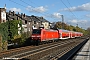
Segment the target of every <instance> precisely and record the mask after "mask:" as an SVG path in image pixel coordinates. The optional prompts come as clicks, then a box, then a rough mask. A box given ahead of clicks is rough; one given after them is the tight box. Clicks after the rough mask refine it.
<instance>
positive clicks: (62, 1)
mask: <svg viewBox="0 0 90 60" xmlns="http://www.w3.org/2000/svg"><path fill="white" fill-rule="evenodd" d="M60 1H61V2H62V3H63V4H64V5H65V6H66V8H67V9H68V10H69V11H70V12H71V13H72V15H73V16H75V17H76V15H75V14H74V13H73V12H72V11H71V10H70V8H68V6H67V5H66V4H65V3H64V2H63V1H62V0H60ZM76 18H77V17H76ZM77 19H78V18H77Z"/></svg>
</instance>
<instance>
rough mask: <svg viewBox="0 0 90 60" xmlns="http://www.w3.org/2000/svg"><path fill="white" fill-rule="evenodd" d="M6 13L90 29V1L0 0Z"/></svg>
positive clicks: (0, 6)
mask: <svg viewBox="0 0 90 60" xmlns="http://www.w3.org/2000/svg"><path fill="white" fill-rule="evenodd" d="M5 4H6V8H7V11H9V10H11V11H15V12H16V13H17V12H20V13H25V14H26V15H30V16H31V15H35V16H43V17H44V18H45V19H47V20H48V21H50V22H57V21H62V17H61V16H62V15H63V16H64V22H65V23H67V24H69V25H74V26H76V25H77V24H78V26H79V27H82V28H83V29H87V28H88V27H90V0H6V1H5V0H0V8H2V7H4V5H5Z"/></svg>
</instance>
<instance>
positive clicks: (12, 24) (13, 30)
mask: <svg viewBox="0 0 90 60" xmlns="http://www.w3.org/2000/svg"><path fill="white" fill-rule="evenodd" d="M8 23H9V24H8V27H9V29H8V31H9V39H10V40H13V39H14V36H16V35H18V24H19V25H20V27H22V23H21V21H20V20H11V21H8ZM21 31H22V30H21Z"/></svg>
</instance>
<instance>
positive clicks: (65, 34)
mask: <svg viewBox="0 0 90 60" xmlns="http://www.w3.org/2000/svg"><path fill="white" fill-rule="evenodd" d="M58 33H59V39H68V38H70V32H69V31H68V30H63V29H58Z"/></svg>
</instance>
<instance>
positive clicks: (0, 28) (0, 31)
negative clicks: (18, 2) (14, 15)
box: [0, 22, 8, 40]
mask: <svg viewBox="0 0 90 60" xmlns="http://www.w3.org/2000/svg"><path fill="white" fill-rule="evenodd" d="M0 35H1V36H2V40H8V22H6V23H1V24H0Z"/></svg>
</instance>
